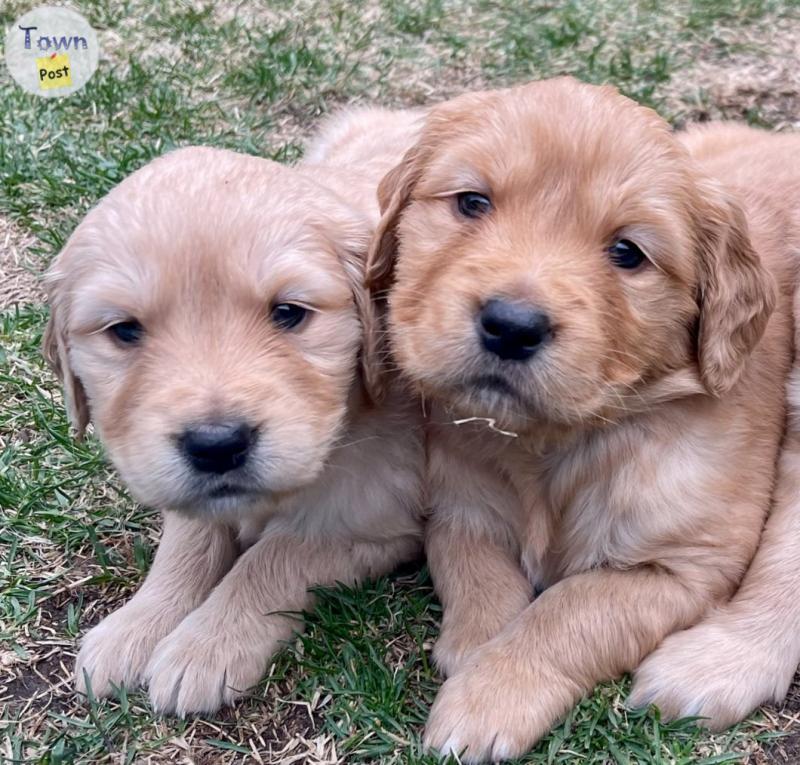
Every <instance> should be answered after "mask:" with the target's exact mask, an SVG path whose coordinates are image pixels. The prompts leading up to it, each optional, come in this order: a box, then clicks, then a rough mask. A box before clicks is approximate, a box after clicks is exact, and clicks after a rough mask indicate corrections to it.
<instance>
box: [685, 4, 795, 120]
mask: <svg viewBox="0 0 800 765" xmlns="http://www.w3.org/2000/svg"><path fill="white" fill-rule="evenodd" d="M696 61H697V62H696V64H695V65H694V66H693V67H692V68H691V69H690V70H688V71H684V72H681V73H680V76H676V77H675V78H674V83H675V84H674V87H675V88H677V89H679V92H676V93H675V95H674V97H673V98H672V99H671V100H672V101H673V102H678V101H679V102H682V105H681V106H679V107H677V109H676V111H677V112H678V113H679V114H680V115H681V117H680V121H681V122H688V121H705V120H712V119H734V120H742V119H744V120H748V121H750V122H754V123H756V124H766V125H769V126H771V127H774V128H777V129H790V128H795V129H797V128H800V63H799V62H800V21H798V20H797V19H791V18H789V19H780V20H776V21H775V20H774V21H773V23H772V24H770V25H769V26H764V27H759V28H757V29H751V30H748V31H746V32H743V31H742V30H741V29H739V30H736V31H735V32H729V33H726V34H721V35H720V36H719V38H718V39H714V41H713V42H709V43H707V44H706V45H705V46H703V47H702V48H701V49H700V51H699V52H698V55H697V59H696ZM687 83H691V88H692V91H691V94H690V95H688V96H687V90H686V84H687Z"/></svg>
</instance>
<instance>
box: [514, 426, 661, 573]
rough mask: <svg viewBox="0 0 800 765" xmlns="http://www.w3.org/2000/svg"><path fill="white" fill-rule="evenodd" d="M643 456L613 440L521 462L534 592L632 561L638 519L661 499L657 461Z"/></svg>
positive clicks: (525, 560) (519, 480) (525, 549)
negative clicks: (598, 569) (581, 575)
mask: <svg viewBox="0 0 800 765" xmlns="http://www.w3.org/2000/svg"><path fill="white" fill-rule="evenodd" d="M620 436H621V437H620ZM642 451H643V452H644V453H639V454H634V453H633V450H632V448H631V445H630V443H629V439H627V438H626V437H625V435H624V434H615V435H613V436H610V437H608V438H605V439H602V440H600V439H586V440H585V441H580V442H577V443H575V444H572V445H571V448H569V449H564V450H552V451H550V452H545V453H543V454H539V455H530V454H527V455H525V456H524V457H523V456H522V455H520V457H519V460H520V462H519V463H518V464H517V465H516V466H515V470H514V471H513V473H514V475H515V481H514V482H515V483H516V486H517V491H518V494H519V498H520V502H521V505H522V511H523V512H522V517H523V524H522V526H523V530H522V538H521V542H522V544H521V548H522V549H521V556H522V564H523V566H524V568H525V569H526V571H527V572H528V575H529V577H530V578H531V581H532V582H533V583H534V585H535V586H537V587H547V586H549V585H551V584H553V583H554V582H556V581H558V580H559V579H561V578H562V577H564V576H569V575H571V574H575V573H578V572H581V571H587V570H589V569H592V568H597V567H599V566H603V565H609V564H610V565H622V566H624V565H629V564H630V563H632V562H633V561H634V559H635V558H636V556H637V552H638V549H637V548H638V547H639V543H640V541H641V538H640V537H641V534H640V531H641V528H640V527H641V521H640V518H641V515H642V512H643V511H644V510H645V508H646V506H650V505H652V504H656V505H657V504H660V503H661V501H660V499H659V498H660V497H661V495H662V487H661V486H660V485H659V483H660V482H659V481H658V480H655V473H654V472H653V468H654V463H655V461H656V458H655V454H650V453H649V452H648V450H647V449H644V450H642ZM662 456H663V455H662ZM645 497H646V498H647V500H646V501H644V499H643V498H645Z"/></svg>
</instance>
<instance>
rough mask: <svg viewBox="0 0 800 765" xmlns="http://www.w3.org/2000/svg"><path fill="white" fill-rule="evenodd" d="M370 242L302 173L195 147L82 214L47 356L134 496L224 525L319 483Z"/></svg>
mask: <svg viewBox="0 0 800 765" xmlns="http://www.w3.org/2000/svg"><path fill="white" fill-rule="evenodd" d="M369 231H370V227H369V225H368V223H367V222H366V221H365V220H363V219H362V218H361V217H360V216H359V215H358V214H357V213H356V212H354V211H352V210H351V209H350V208H349V207H348V206H347V205H346V204H345V203H344V202H342V201H341V200H340V199H339V198H338V197H337V196H335V195H334V194H333V193H332V192H330V191H328V190H327V189H325V188H323V187H321V186H319V185H317V184H316V183H314V182H313V181H311V180H309V179H307V178H304V177H302V176H301V174H300V173H299V172H298V171H296V170H292V169H290V168H285V167H281V166H280V165H277V164H275V163H272V162H268V161H266V160H261V159H256V158H252V157H246V156H243V155H238V154H234V153H232V152H226V151H219V150H214V149H200V148H192V149H183V150H180V151H177V152H174V153H172V154H169V155H167V156H166V157H163V158H161V159H159V160H156V161H155V162H153V163H151V164H150V165H148V166H147V167H145V168H143V169H141V170H139V171H138V172H136V173H134V174H133V175H132V176H131V177H130V178H128V179H127V180H125V181H124V182H123V183H122V184H120V185H119V186H118V187H117V188H115V189H114V190H113V191H112V192H111V193H110V194H109V195H108V196H107V197H105V198H104V199H103V200H102V201H101V202H100V203H99V205H98V206H97V207H95V208H94V209H93V210H92V211H91V212H90V213H89V214H88V216H87V217H86V219H85V220H84V221H83V222H82V223H81V224H80V226H79V227H78V228H77V229H76V231H75V233H74V234H73V235H72V237H71V238H70V240H69V242H68V243H67V245H66V247H65V248H64V250H63V251H62V252H61V254H60V255H59V256H58V258H57V259H56V261H55V263H54V264H53V266H52V267H51V269H50V271H49V273H48V275H47V285H48V291H49V296H50V304H51V309H52V315H51V319H50V323H49V325H48V328H47V331H46V336H45V353H46V355H47V356H48V358H49V359H50V360H51V361H52V362H53V365H54V367H55V369H56V370H57V371H58V372H59V373H60V375H61V377H62V379H63V381H64V388H65V394H66V401H67V406H68V408H69V411H70V415H71V418H72V420H73V422H74V425H75V426H76V427H77V429H78V430H79V431H81V432H82V431H83V429H84V428H85V426H86V424H87V423H88V421H89V419H90V418H91V420H92V421H93V423H94V426H95V428H96V431H97V433H98V435H99V437H100V438H101V440H102V441H103V443H104V445H105V447H106V449H107V451H108V453H109V455H110V456H111V459H112V461H113V462H114V463H115V465H116V467H117V468H118V470H119V472H120V474H121V476H122V478H123V479H124V480H125V481H126V482H127V483H128V485H129V486H130V488H131V490H132V492H133V494H134V495H135V496H136V497H137V498H138V499H140V501H142V502H145V503H147V504H149V505H153V506H157V507H169V508H174V509H179V510H184V511H191V512H222V511H228V510H233V509H240V508H242V507H246V506H247V505H248V504H249V503H250V502H252V501H254V500H257V499H258V498H259V497H263V496H264V495H270V494H275V493H281V492H286V491H291V490H292V489H295V488H297V487H299V486H302V485H304V484H306V483H308V482H309V481H311V480H313V479H314V478H315V477H316V476H317V475H318V474H319V473H320V471H321V470H322V467H323V464H324V461H325V459H326V457H327V455H328V452H329V450H330V449H331V447H332V445H333V443H334V441H335V439H336V438H337V434H338V433H339V431H340V428H341V426H342V423H343V420H344V417H345V411H346V407H347V404H348V397H349V396H350V392H351V390H352V386H353V382H354V377H355V374H356V359H357V355H358V352H359V347H360V343H361V325H360V322H359V315H358V309H357V306H358V305H359V304H363V303H364V302H365V301H364V300H362V299H361V290H362V288H361V284H360V283H361V276H362V271H363V269H362V268H361V266H360V265H359V263H360V261H361V259H363V254H364V251H365V249H366V243H367V238H368V235H369Z"/></svg>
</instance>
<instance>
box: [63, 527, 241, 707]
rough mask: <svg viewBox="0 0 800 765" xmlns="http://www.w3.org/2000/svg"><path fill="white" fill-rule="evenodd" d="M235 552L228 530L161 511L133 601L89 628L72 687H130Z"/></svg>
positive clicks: (107, 690) (101, 692)
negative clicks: (157, 537)
mask: <svg viewBox="0 0 800 765" xmlns="http://www.w3.org/2000/svg"><path fill="white" fill-rule="evenodd" d="M236 553H237V547H236V542H235V540H234V537H233V534H232V532H231V530H230V529H229V528H227V527H226V526H223V525H220V524H213V523H209V522H208V521H203V520H198V519H193V518H186V517H183V516H181V515H178V514H177V513H174V512H165V513H164V530H163V532H162V535H161V542H160V544H159V546H158V551H157V552H156V556H155V559H154V560H153V565H152V567H151V569H150V572H149V573H148V575H147V578H146V579H145V581H144V584H142V586H141V588H140V589H139V591H138V592H137V593H136V594H135V595H134V596H133V598H132V599H131V600H130V601H129V602H128V603H127V604H126V605H124V606H123V607H122V608H120V609H119V610H118V611H115V612H114V613H112V614H111V615H110V616H108V617H106V618H105V619H103V621H102V622H100V624H98V625H97V626H96V627H94V628H92V629H91V630H89V632H88V633H87V634H86V636H85V637H84V638H83V641H82V642H81V649H80V652H79V653H78V658H77V661H76V664H75V687H76V689H77V690H78V692H80V693H86V692H87V690H88V689H87V687H86V678H87V677H88V678H89V682H90V683H91V689H92V693H93V694H94V695H95V696H97V697H101V696H108V695H110V694H111V693H113V690H114V686H125V687H127V688H135V687H136V686H138V685H139V684H140V682H141V680H142V674H143V672H144V668H145V666H146V665H147V662H148V660H149V659H150V655H151V654H152V652H153V649H154V648H155V647H156V644H157V643H158V641H159V640H161V639H162V638H163V637H164V636H165V635H167V634H168V633H169V632H171V631H172V629H173V628H174V627H175V626H176V625H177V624H178V623H179V622H180V621H181V620H182V619H183V618H184V617H185V616H186V614H188V613H189V612H190V611H192V610H193V609H194V608H196V607H197V606H198V605H199V603H201V602H202V601H203V600H204V599H205V597H206V596H207V595H208V593H209V592H210V591H211V589H212V588H213V587H214V585H215V584H216V583H217V582H218V581H219V580H220V579H221V578H222V577H223V576H224V574H225V573H226V571H228V569H229V568H230V566H231V565H232V563H233V561H234V559H235V557H236Z"/></svg>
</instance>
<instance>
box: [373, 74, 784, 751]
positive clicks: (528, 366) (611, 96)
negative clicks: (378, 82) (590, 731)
mask: <svg viewBox="0 0 800 765" xmlns="http://www.w3.org/2000/svg"><path fill="white" fill-rule="evenodd" d="M712 170H713V168H711V167H709V168H708V169H706V168H704V167H703V166H702V164H701V163H698V162H696V161H694V160H692V159H691V158H690V157H689V155H688V153H687V152H686V150H685V149H684V147H683V146H682V145H681V144H680V142H679V141H678V140H676V138H675V137H674V135H673V134H672V133H671V131H670V129H669V127H668V125H667V124H666V123H665V122H664V121H662V120H661V119H660V118H659V117H658V116H657V115H656V114H655V113H654V112H652V111H650V110H648V109H645V108H643V107H640V106H638V105H636V104H635V103H633V102H632V101H630V100H628V99H626V98H623V97H622V96H620V95H619V94H618V93H617V92H616V91H615V90H613V89H612V88H598V87H593V86H588V85H583V84H580V83H578V82H576V81H574V80H570V79H558V80H553V81H546V82H540V83H532V84H529V85H526V86H522V87H518V88H513V89H510V90H504V91H495V92H484V93H475V94H470V95H466V96H463V97H460V98H457V99H455V100H453V101H450V102H447V103H444V104H442V105H440V106H438V107H436V108H434V109H433V110H432V111H431V113H430V115H429V116H428V118H427V121H426V124H425V127H424V128H423V131H422V134H421V138H420V140H419V141H418V143H417V144H416V145H415V146H414V147H413V148H412V149H411V150H410V151H409V152H408V154H407V155H406V157H405V158H404V160H403V162H402V163H401V164H400V165H398V167H397V168H396V169H395V170H393V171H392V172H391V173H390V174H389V175H388V176H387V177H386V178H385V179H384V181H383V182H382V183H381V186H380V192H379V195H380V199H381V207H382V210H383V219H382V221H381V224H380V226H379V228H378V232H377V235H376V238H375V240H374V243H373V247H372V249H371V254H370V261H369V263H368V281H369V284H370V286H371V288H372V290H373V294H374V297H375V299H376V301H377V303H378V304H379V305H381V306H383V305H384V301H387V300H388V304H387V305H385V307H386V309H387V311H388V330H389V338H390V346H391V351H392V354H393V360H394V361H395V362H396V363H397V364H398V365H399V367H400V368H401V369H402V371H403V372H404V374H405V376H406V377H407V378H408V379H410V380H411V381H412V382H413V383H414V385H415V387H416V388H417V390H418V391H419V392H420V393H421V394H422V395H423V396H424V397H425V398H426V400H427V402H428V411H429V414H428V421H429V436H428V452H429V476H428V482H429V492H430V502H431V505H432V508H433V518H432V520H431V522H430V523H429V525H428V529H427V532H426V549H427V553H428V559H429V564H430V568H431V571H432V574H433V578H434V582H435V585H436V589H437V592H438V594H439V596H440V598H441V600H442V603H443V606H444V620H443V625H442V633H441V636H440V638H439V640H438V642H437V645H436V648H435V658H436V661H437V663H438V664H439V666H440V667H441V668H442V670H443V671H444V672H445V673H446V674H448V675H449V676H450V677H449V679H448V680H447V681H446V682H445V684H444V686H443V687H442V689H441V691H440V693H439V695H438V697H437V700H436V702H435V704H434V707H433V709H432V712H431V716H430V719H429V721H428V724H427V728H426V736H425V741H426V744H427V745H428V746H429V747H432V748H435V749H437V750H439V751H442V752H450V751H453V752H462V751H463V750H466V754H465V755H464V758H465V760H466V761H469V762H477V761H484V760H490V759H491V760H497V759H504V758H509V757H513V756H516V755H520V754H522V753H523V752H525V751H526V750H527V749H529V748H530V747H531V746H532V744H533V743H535V741H536V740H537V739H539V738H540V737H541V736H542V735H544V734H545V733H546V732H547V731H548V730H549V729H550V727H551V726H552V725H553V724H554V723H555V722H556V721H557V720H558V719H559V718H560V717H561V716H563V715H564V714H565V713H566V712H567V710H568V709H569V708H570V707H571V706H572V705H573V704H575V702H576V701H577V700H578V699H579V698H580V696H581V695H582V694H584V693H586V692H588V691H590V690H591V689H592V688H593V687H594V685H595V684H596V683H598V682H600V681H602V680H605V679H608V678H612V677H616V676H618V675H620V674H621V673H623V672H626V671H631V670H634V669H635V668H636V667H637V665H638V664H639V663H640V662H641V660H642V659H643V658H644V657H645V656H646V655H647V654H648V653H650V652H651V651H652V650H653V649H654V648H656V646H658V644H659V643H660V642H661V640H662V639H663V638H664V637H666V636H667V635H669V634H670V633H672V632H675V631H676V630H679V629H682V628H686V627H689V626H691V625H693V624H695V623H697V622H698V621H699V620H700V619H701V618H702V617H703V616H704V615H705V614H706V613H708V612H709V611H710V610H711V609H713V608H714V607H715V606H717V605H718V604H721V603H724V602H725V601H726V600H727V599H728V598H729V597H730V596H731V594H732V593H733V592H734V590H735V588H736V586H737V584H738V583H739V581H740V579H741V577H742V575H743V573H744V571H745V569H746V567H747V565H748V563H749V562H750V559H751V558H752V556H753V553H754V551H755V549H756V545H757V542H758V538H759V534H760V532H761V528H762V524H763V522H764V518H765V515H766V513H767V510H768V507H769V504H770V496H771V492H772V488H773V483H774V478H775V463H776V459H777V454H778V446H779V442H780V439H781V435H782V432H783V426H784V389H785V383H786V376H787V372H788V369H789V365H790V361H791V354H792V333H791V320H790V319H791V317H790V307H791V294H792V292H793V287H794V283H795V266H794V257H793V256H794V255H795V253H794V252H793V250H792V247H791V246H790V236H791V235H792V230H791V221H790V217H789V214H790V211H789V209H788V206H787V205H788V204H791V203H792V201H791V200H786V199H784V198H783V197H782V194H781V192H782V189H781V187H780V181H778V180H776V181H774V182H775V184H776V187H775V193H769V194H767V195H764V194H762V193H761V190H760V188H758V186H756V188H754V189H752V190H751V189H750V188H749V187H748V185H747V184H748V179H747V178H746V177H744V176H743V177H741V178H739V179H732V180H734V181H735V180H739V181H740V182H743V183H745V187H744V188H742V189H737V190H736V191H734V190H733V189H729V188H726V187H725V186H724V185H722V184H721V183H719V182H717V181H716V180H714V179H713V178H712V172H711V171H712ZM758 180H761V176H760V175H759V176H758ZM378 358H379V357H378ZM535 589H540V590H543V592H542V594H541V595H539V596H538V597H536V599H535V600H534V601H533V603H531V599H532V597H533V593H534V590H535ZM708 650H712V649H711V648H710V647H708ZM715 655H716V650H715ZM711 663H713V662H711ZM643 685H646V681H645V680H644V679H640V684H639V689H640V690H641V689H642V686H643Z"/></svg>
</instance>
